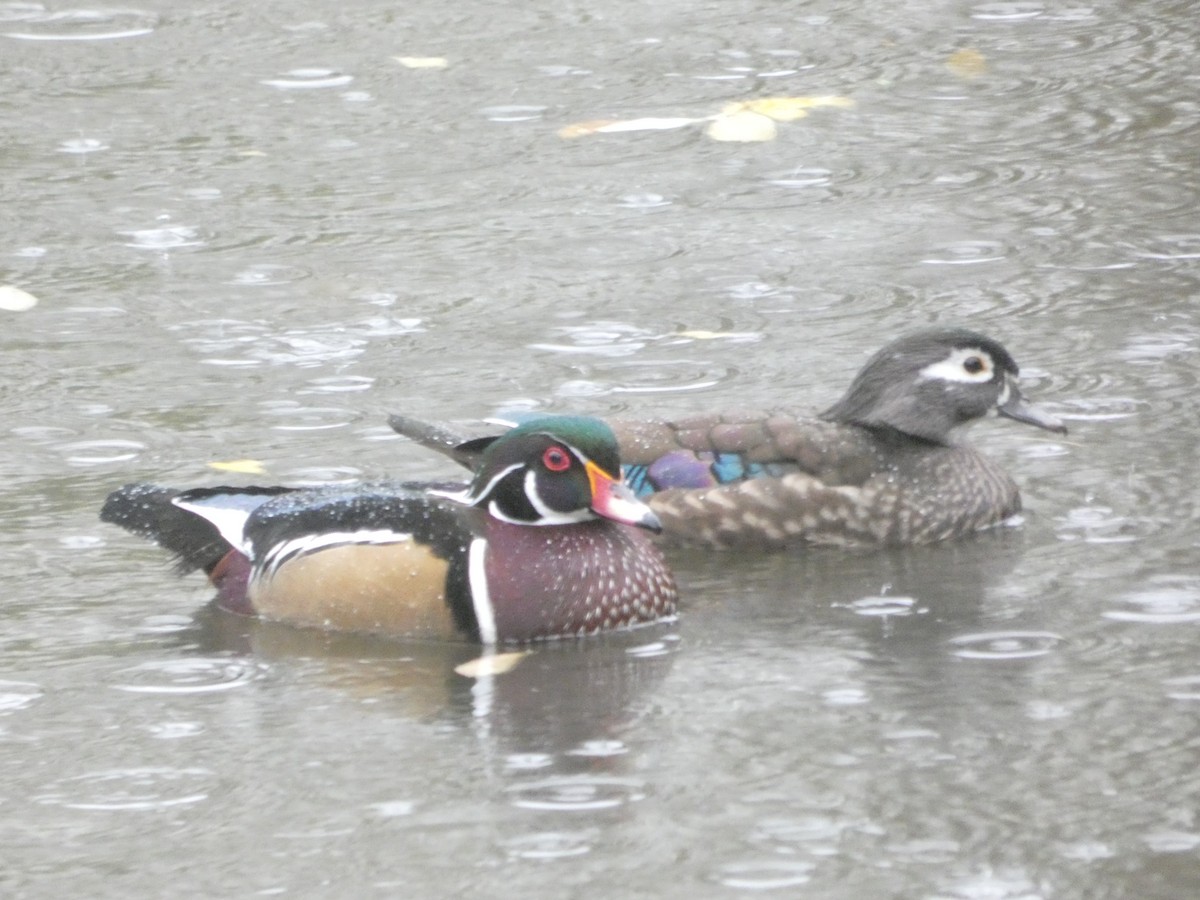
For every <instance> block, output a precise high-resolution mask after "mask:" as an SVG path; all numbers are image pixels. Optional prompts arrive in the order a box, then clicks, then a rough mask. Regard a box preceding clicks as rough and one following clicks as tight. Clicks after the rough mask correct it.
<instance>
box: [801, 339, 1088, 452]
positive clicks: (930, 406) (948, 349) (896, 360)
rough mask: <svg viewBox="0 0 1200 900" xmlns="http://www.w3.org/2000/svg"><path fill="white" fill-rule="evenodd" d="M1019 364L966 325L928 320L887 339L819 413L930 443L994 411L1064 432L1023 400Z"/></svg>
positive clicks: (947, 437)
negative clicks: (923, 325) (944, 324)
mask: <svg viewBox="0 0 1200 900" xmlns="http://www.w3.org/2000/svg"><path fill="white" fill-rule="evenodd" d="M1018 376H1019V371H1018V369H1017V364H1016V362H1015V361H1014V360H1013V358H1012V356H1011V355H1009V352H1008V351H1007V350H1005V349H1004V347H1003V346H1001V345H1000V344H999V343H997V342H996V341H994V340H992V339H991V338H988V337H985V336H984V335H982V334H979V333H978V332H975V331H970V330H968V329H966V328H932V329H928V330H924V331H918V332H915V333H913V334H910V335H906V336H904V337H901V338H898V339H897V340H895V341H892V342H891V343H890V344H888V345H887V346H886V347H884V348H883V349H882V350H880V351H879V352H878V353H876V354H875V355H874V356H873V357H871V359H870V360H868V361H867V364H866V365H865V366H864V367H863V368H862V370H861V371H860V372H859V373H858V375H857V376H856V377H855V379H854V381H853V382H852V383H851V385H850V388H849V390H847V391H846V394H845V396H843V397H842V399H841V400H839V401H838V402H837V403H835V404H834V405H833V406H831V407H830V408H829V409H827V410H826V411H825V412H823V413H822V414H821V418H822V419H825V420H827V421H830V422H840V423H843V424H849V425H859V426H862V427H865V428H871V429H876V430H891V431H894V432H899V433H900V434H904V435H908V436H910V437H914V438H918V439H920V440H924V441H929V442H931V443H935V444H947V443H949V442H950V435H951V432H952V431H953V430H954V429H955V428H957V427H959V426H960V425H965V424H967V423H968V422H971V421H974V420H975V419H979V418H982V417H984V416H987V415H991V414H993V413H994V414H996V415H1000V416H1005V417H1007V418H1010V419H1015V420H1016V421H1018V422H1024V423H1026V424H1027V425H1033V426H1035V427H1037V428H1044V429H1046V430H1047V431H1054V432H1057V433H1059V434H1066V431H1067V429H1066V426H1065V425H1064V424H1063V423H1062V422H1061V421H1060V420H1059V419H1057V418H1055V417H1054V416H1052V415H1050V414H1048V413H1046V412H1043V411H1042V410H1039V409H1038V408H1037V407H1035V406H1032V405H1030V404H1029V403H1027V402H1026V401H1025V398H1024V397H1023V396H1022V395H1021V391H1020V388H1019V387H1018V385H1017V382H1018Z"/></svg>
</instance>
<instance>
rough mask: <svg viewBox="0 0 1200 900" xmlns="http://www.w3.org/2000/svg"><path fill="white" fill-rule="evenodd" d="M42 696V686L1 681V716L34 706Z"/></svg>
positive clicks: (26, 682)
mask: <svg viewBox="0 0 1200 900" xmlns="http://www.w3.org/2000/svg"><path fill="white" fill-rule="evenodd" d="M42 694H43V691H42V688H41V685H37V684H34V683H33V682H30V681H0V715H4V714H5V713H12V712H17V711H19V710H22V709H26V708H27V707H29V706H32V705H33V704H34V703H36V702H37V701H38V700H39V699H41V697H42Z"/></svg>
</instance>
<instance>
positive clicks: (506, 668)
mask: <svg viewBox="0 0 1200 900" xmlns="http://www.w3.org/2000/svg"><path fill="white" fill-rule="evenodd" d="M532 652H533V651H531V650H516V651H513V652H512V653H487V654H484V655H483V656H477V657H475V658H474V659H472V660H468V661H467V662H465V663H462V664H461V665H458V666H455V667H454V671H455V672H457V673H458V674H459V675H462V676H464V677H465V678H485V677H487V676H489V675H503V674H504V673H505V672H511V671H512V670H513V669H514V668H516V666H517V664H518V663H519V662H520V661H521V660H523V659H524V658H525V657H527V656H529V655H530V654H531V653H532Z"/></svg>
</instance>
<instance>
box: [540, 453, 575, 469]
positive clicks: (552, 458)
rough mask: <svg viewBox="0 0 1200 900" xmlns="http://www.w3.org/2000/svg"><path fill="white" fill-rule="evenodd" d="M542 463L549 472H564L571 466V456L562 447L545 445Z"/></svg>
mask: <svg viewBox="0 0 1200 900" xmlns="http://www.w3.org/2000/svg"><path fill="white" fill-rule="evenodd" d="M542 464H543V465H544V466H545V467H546V468H547V469H549V470H550V471H551V472H565V471H566V470H567V469H569V468H571V457H569V456H568V455H567V451H565V450H563V448H562V447H547V448H546V452H545V453H543V454H542Z"/></svg>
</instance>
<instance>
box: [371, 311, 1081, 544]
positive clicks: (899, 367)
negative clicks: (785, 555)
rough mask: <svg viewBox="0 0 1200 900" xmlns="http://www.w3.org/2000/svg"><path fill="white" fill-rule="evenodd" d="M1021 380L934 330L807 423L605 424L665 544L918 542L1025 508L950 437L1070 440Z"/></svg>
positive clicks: (429, 433)
mask: <svg viewBox="0 0 1200 900" xmlns="http://www.w3.org/2000/svg"><path fill="white" fill-rule="evenodd" d="M1017 381H1018V369H1017V364H1016V362H1014V361H1013V358H1012V356H1010V355H1009V353H1008V351H1007V350H1005V349H1004V347H1002V346H1001V345H1000V344H999V343H997V342H996V341H994V340H992V339H990V338H988V337H985V336H984V335H982V334H978V333H976V332H974V331H968V330H966V329H962V328H936V329H928V330H924V331H919V332H916V333H914V334H910V335H907V336H904V337H901V338H899V339H898V340H895V341H893V342H892V343H890V344H888V345H887V346H886V347H884V348H883V349H882V350H880V351H879V352H878V353H876V354H875V355H874V356H873V357H871V359H870V360H868V362H867V364H866V365H865V366H864V367H863V369H862V370H861V371H860V372H859V373H858V375H857V376H856V377H855V378H854V381H853V382H852V383H851V384H850V388H849V390H848V391H846V394H845V396H843V397H842V399H840V400H839V401H838V402H837V403H835V404H834V405H833V406H831V407H830V408H829V409H827V410H825V412H823V413H821V414H820V415H818V416H816V417H815V418H812V417H800V416H796V415H793V414H791V413H787V412H772V413H765V414H759V413H747V412H736V413H727V414H724V415H722V414H709V415H694V416H688V417H684V418H678V419H670V420H651V419H647V420H633V419H630V420H625V419H621V420H614V421H611V422H610V424H611V425H612V427H613V430H614V432H615V433H616V435H617V439H618V442H619V444H620V452H621V457H622V459H623V460H624V461H625V479H626V481H627V482H628V483H629V484H630V485H631V486H632V487H633V488H634V489H635V490H636V491H637V493H638V495H639V496H642V497H644V499H645V500H646V502H647V504H648V505H649V506H650V508H651V509H653V510H654V512H655V513H656V514H657V515H658V517H659V519H660V520H661V522H662V525H663V529H664V531H663V536H664V538H666V539H668V540H670V541H673V542H676V543H686V544H697V545H701V546H708V547H741V548H753V549H780V548H784V547H790V546H796V545H804V544H817V545H834V546H903V545H910V544H926V543H932V542H935V541H940V540H944V539H947V538H953V537H959V536H962V535H965V534H968V533H970V532H973V531H977V530H979V529H983V528H988V527H991V526H994V525H997V524H999V523H1001V522H1003V521H1004V520H1005V519H1008V518H1009V517H1011V516H1012V515H1014V514H1015V513H1017V512H1018V511H1019V510H1020V509H1021V495H1020V492H1019V491H1018V489H1017V485H1016V484H1015V483H1014V482H1013V480H1012V479H1011V478H1010V477H1009V476H1008V475H1007V474H1005V472H1004V471H1003V470H1001V469H1000V468H999V466H997V465H996V464H995V463H994V462H992V461H991V460H989V459H988V458H987V457H985V456H983V455H981V454H980V453H979V452H978V451H976V450H974V449H972V448H971V447H969V446H966V445H964V444H961V443H957V442H955V440H954V433H955V432H956V431H957V430H958V429H959V428H960V426H963V425H966V424H967V423H970V422H972V421H974V420H976V419H979V418H982V417H983V416H986V415H989V414H996V415H1000V416H1005V417H1007V418H1010V419H1015V420H1016V421H1018V422H1024V423H1026V424H1028V425H1033V426H1035V427H1037V428H1044V429H1046V430H1048V431H1053V432H1057V433H1060V434H1065V433H1066V427H1065V426H1064V425H1063V423H1062V422H1060V421H1059V420H1058V419H1056V418H1055V417H1053V416H1051V415H1049V414H1048V413H1045V412H1043V411H1041V410H1039V409H1037V408H1036V407H1034V406H1032V405H1030V404H1028V403H1027V402H1026V401H1025V399H1024V398H1023V397H1022V395H1021V392H1020V390H1019V388H1018V386H1017ZM535 417H536V414H534V416H529V418H531V419H534V418H535ZM515 418H516V419H519V418H520V417H519V416H518V417H515ZM514 420H515V419H514ZM391 424H392V427H393V428H394V429H395V430H396V431H398V432H400V433H401V434H405V435H408V436H409V437H412V438H414V439H415V440H417V441H418V442H421V443H424V444H426V445H428V446H431V447H434V448H436V449H439V450H442V451H443V452H446V453H448V454H449V455H451V456H453V457H454V458H455V459H457V460H458V461H459V462H460V463H464V464H469V463H470V460H471V459H472V446H471V445H470V444H469V443H467V444H461V443H460V436H456V435H455V432H454V431H453V430H452V429H450V428H448V427H446V426H439V425H428V424H425V423H422V422H418V421H415V420H413V419H409V418H405V417H403V416H393V417H392V419H391ZM504 424H511V421H507V422H504Z"/></svg>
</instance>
